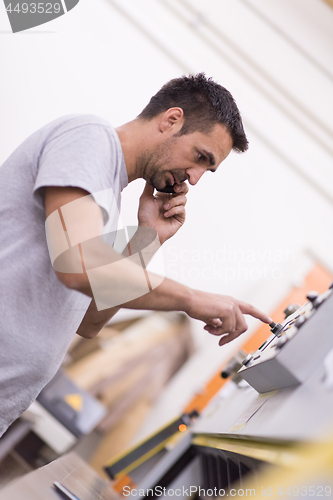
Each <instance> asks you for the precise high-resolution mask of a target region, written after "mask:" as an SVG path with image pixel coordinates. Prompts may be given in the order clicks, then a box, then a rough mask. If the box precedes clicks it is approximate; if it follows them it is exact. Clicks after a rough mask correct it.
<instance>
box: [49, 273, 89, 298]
mask: <svg viewBox="0 0 333 500" xmlns="http://www.w3.org/2000/svg"><path fill="white" fill-rule="evenodd" d="M55 273H56V275H57V278H58V280H59V281H60V282H61V283H62V284H63V285H65V286H66V287H67V288H69V289H71V290H77V291H78V292H82V293H87V290H86V288H87V279H86V276H85V275H83V274H76V273H75V274H74V273H60V272H59V271H55ZM88 295H89V293H88Z"/></svg>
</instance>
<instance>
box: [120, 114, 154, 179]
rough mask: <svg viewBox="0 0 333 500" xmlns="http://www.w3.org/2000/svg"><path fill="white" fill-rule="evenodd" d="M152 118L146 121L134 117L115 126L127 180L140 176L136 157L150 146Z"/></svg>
mask: <svg viewBox="0 0 333 500" xmlns="http://www.w3.org/2000/svg"><path fill="white" fill-rule="evenodd" d="M152 122H153V120H152V121H146V120H141V119H139V118H136V119H135V120H132V121H130V122H127V123H125V124H124V125H121V126H120V127H117V128H116V132H117V134H118V137H119V140H120V144H121V147H122V150H123V154H124V158H125V164H126V170H127V176H128V182H132V181H134V180H135V179H138V178H139V177H142V175H143V172H139V171H138V170H139V168H138V162H137V158H138V157H139V156H140V154H141V153H142V152H143V151H146V150H149V149H150V148H151V146H152V140H151V139H152V137H153V123H152Z"/></svg>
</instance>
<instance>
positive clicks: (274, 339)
mask: <svg viewBox="0 0 333 500" xmlns="http://www.w3.org/2000/svg"><path fill="white" fill-rule="evenodd" d="M332 292H333V290H332V289H330V290H328V291H327V292H325V293H323V294H321V295H319V294H318V293H316V292H310V293H309V294H308V296H307V298H308V299H309V302H307V303H306V304H305V305H304V306H302V307H300V308H298V309H297V310H296V311H295V312H294V313H292V314H290V315H288V316H287V317H286V320H285V321H284V322H283V324H282V325H280V324H277V325H276V324H275V323H273V324H272V330H271V331H272V332H273V334H272V335H271V336H270V337H269V338H268V339H267V340H266V342H264V343H263V344H262V345H261V346H260V347H259V349H258V350H257V351H256V352H255V353H254V354H250V355H249V356H247V357H246V358H245V359H244V360H243V364H244V365H245V366H243V367H242V368H241V369H240V370H239V372H238V374H239V375H240V376H241V377H242V378H243V379H244V380H246V381H247V382H248V383H249V384H250V385H251V386H252V387H253V388H254V389H255V390H256V391H258V392H260V393H264V392H268V391H274V390H276V389H282V388H285V387H291V386H296V385H299V384H301V383H302V382H304V381H305V380H306V379H307V378H308V377H309V376H310V375H311V374H312V373H313V372H314V370H316V368H317V367H318V366H319V365H320V364H321V363H322V362H323V359H324V357H325V355H326V354H327V352H328V351H329V350H330V349H331V348H332V347H333V293H332Z"/></svg>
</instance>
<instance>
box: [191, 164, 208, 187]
mask: <svg viewBox="0 0 333 500" xmlns="http://www.w3.org/2000/svg"><path fill="white" fill-rule="evenodd" d="M205 172H206V169H205V168H200V167H196V168H192V169H191V171H188V175H189V183H190V184H191V186H195V184H196V183H197V182H198V181H199V180H200V178H201V177H202V176H203V174H204V173H205Z"/></svg>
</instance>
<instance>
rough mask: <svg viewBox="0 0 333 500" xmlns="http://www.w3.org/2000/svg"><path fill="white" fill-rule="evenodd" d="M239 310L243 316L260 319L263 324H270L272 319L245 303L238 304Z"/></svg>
mask: <svg viewBox="0 0 333 500" xmlns="http://www.w3.org/2000/svg"><path fill="white" fill-rule="evenodd" d="M238 305H239V308H240V310H241V311H242V313H243V314H250V315H251V316H253V317H254V318H257V319H260V321H262V322H263V323H271V322H272V318H270V317H269V316H268V315H267V314H265V313H264V312H262V311H260V310H259V309H257V308H256V307H254V306H252V305H251V304H247V303H246V302H241V301H239V302H238Z"/></svg>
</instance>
